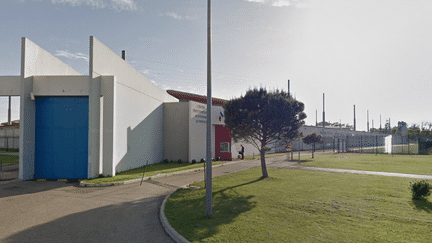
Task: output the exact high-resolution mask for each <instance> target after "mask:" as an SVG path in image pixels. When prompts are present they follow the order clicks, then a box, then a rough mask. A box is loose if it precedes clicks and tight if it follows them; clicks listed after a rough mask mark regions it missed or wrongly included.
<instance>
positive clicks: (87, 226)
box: [0, 195, 173, 243]
mask: <svg viewBox="0 0 432 243" xmlns="http://www.w3.org/2000/svg"><path fill="white" fill-rule="evenodd" d="M164 197H165V196H164V195H161V196H155V197H149V198H143V199H139V200H135V201H132V202H123V203H118V204H113V205H108V206H104V207H99V208H96V209H90V210H88V211H84V212H79V213H74V214H70V215H68V216H65V217H62V218H59V219H56V220H53V221H50V222H47V223H42V224H40V225H37V226H34V227H32V228H28V229H25V230H23V231H20V232H18V233H15V234H12V235H10V236H8V237H6V238H3V239H1V240H0V241H1V242H8V243H15V242H16V243H18V242H173V241H172V239H171V238H170V237H169V236H168V235H167V234H166V232H165V231H164V229H163V227H162V226H161V224H160V223H159V220H158V208H159V205H160V204H161V202H162V200H163V199H164Z"/></svg>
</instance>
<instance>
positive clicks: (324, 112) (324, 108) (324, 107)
mask: <svg viewBox="0 0 432 243" xmlns="http://www.w3.org/2000/svg"><path fill="white" fill-rule="evenodd" d="M323 127H325V93H323Z"/></svg>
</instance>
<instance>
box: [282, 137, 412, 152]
mask: <svg viewBox="0 0 432 243" xmlns="http://www.w3.org/2000/svg"><path fill="white" fill-rule="evenodd" d="M322 140H323V143H320V144H318V143H317V144H316V145H315V151H320V150H322V151H324V152H325V151H327V152H331V151H333V152H334V153H368V154H419V145H418V139H408V137H407V136H399V135H388V134H365V135H355V134H350V135H349V136H341V135H336V136H323V137H322ZM291 148H292V150H293V151H299V150H300V151H310V150H312V149H313V146H312V145H308V144H305V143H303V141H302V140H301V139H297V140H294V141H292V142H291ZM279 150H280V149H279Z"/></svg>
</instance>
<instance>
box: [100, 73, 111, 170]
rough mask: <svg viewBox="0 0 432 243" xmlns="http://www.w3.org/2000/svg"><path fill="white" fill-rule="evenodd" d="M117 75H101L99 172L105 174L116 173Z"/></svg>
mask: <svg viewBox="0 0 432 243" xmlns="http://www.w3.org/2000/svg"><path fill="white" fill-rule="evenodd" d="M114 80H115V77H114V76H110V77H109V76H101V94H102V96H103V97H101V98H102V99H101V108H102V109H100V110H101V122H100V124H101V129H102V134H101V135H100V137H101V139H102V141H103V142H102V141H101V146H100V148H101V151H100V152H101V153H100V154H101V158H100V162H99V164H101V167H100V168H99V173H103V174H104V175H112V174H115V168H114V166H113V146H114V119H113V117H114V116H115V115H114V110H115V109H114V91H115V81H114Z"/></svg>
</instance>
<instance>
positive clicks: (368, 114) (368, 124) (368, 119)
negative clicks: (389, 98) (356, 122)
mask: <svg viewBox="0 0 432 243" xmlns="http://www.w3.org/2000/svg"><path fill="white" fill-rule="evenodd" d="M367 131H368V132H369V110H368V111H367Z"/></svg>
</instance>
